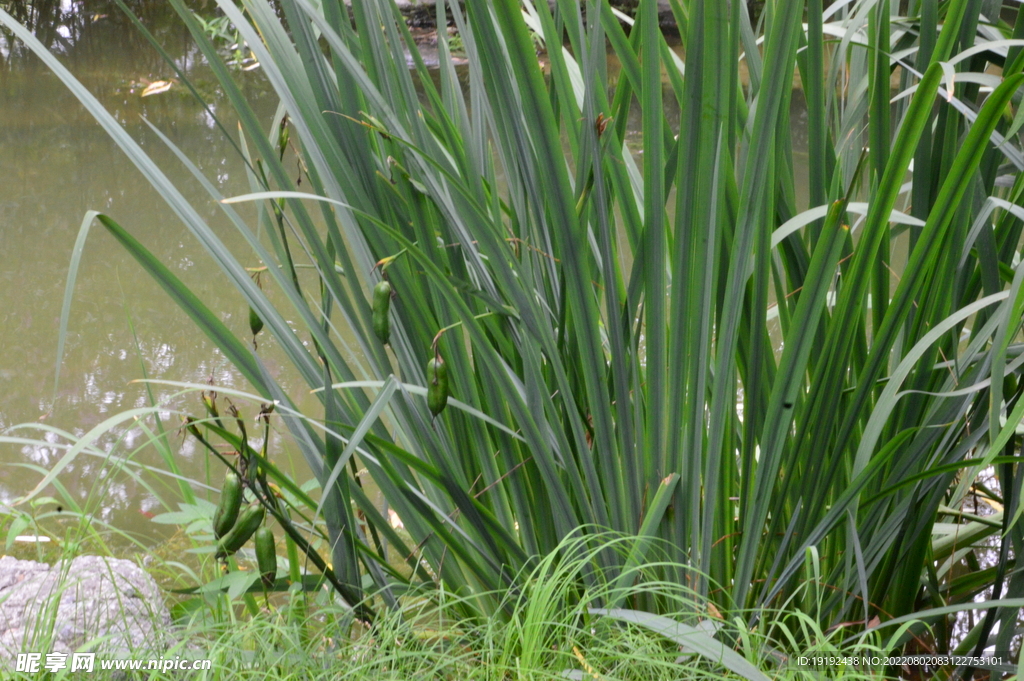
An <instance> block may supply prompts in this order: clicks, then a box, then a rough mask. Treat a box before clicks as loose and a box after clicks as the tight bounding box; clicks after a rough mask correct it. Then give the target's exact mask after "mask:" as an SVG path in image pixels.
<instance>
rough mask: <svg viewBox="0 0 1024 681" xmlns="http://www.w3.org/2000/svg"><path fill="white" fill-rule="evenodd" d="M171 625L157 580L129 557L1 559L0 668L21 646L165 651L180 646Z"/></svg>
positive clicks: (117, 653)
mask: <svg viewBox="0 0 1024 681" xmlns="http://www.w3.org/2000/svg"><path fill="white" fill-rule="evenodd" d="M170 624H171V618H170V613H168V611H167V607H166V606H165V605H164V599H163V595H162V594H161V593H160V589H159V587H158V586H157V585H156V582H154V581H153V578H152V577H150V576H149V575H148V574H147V573H146V572H145V571H144V570H142V569H141V568H140V567H139V566H137V565H135V563H132V562H130V561H127V560H120V559H117V558H103V557H101V556H79V557H77V558H75V559H74V561H72V562H71V564H70V566H69V565H67V562H66V561H64V562H62V563H58V564H57V565H54V566H49V565H46V564H44V563H36V562H34V561H30V560H17V559H15V558H12V557H10V556H5V557H3V558H0V670H2V669H3V666H4V664H5V663H12V662H13V660H14V658H15V656H16V653H18V652H39V653H44V654H45V653H48V652H54V653H65V654H70V653H72V652H75V651H91V652H96V653H101V654H104V655H105V656H110V657H123V656H127V655H132V656H135V655H136V654H138V653H140V652H149V653H152V654H153V656H154V657H159V656H160V654H161V653H162V652H164V651H166V650H167V649H168V648H170V647H171V646H172V645H173V644H174V641H173V640H172V639H171V637H170V635H169V629H170Z"/></svg>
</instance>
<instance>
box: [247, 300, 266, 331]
mask: <svg viewBox="0 0 1024 681" xmlns="http://www.w3.org/2000/svg"><path fill="white" fill-rule="evenodd" d="M249 330H250V331H252V335H254V336H255V335H256V334H258V333H259V332H260V331H262V330H263V320H262V319H260V316H259V315H258V314H256V310H254V309H252V308H251V307H250V308H249Z"/></svg>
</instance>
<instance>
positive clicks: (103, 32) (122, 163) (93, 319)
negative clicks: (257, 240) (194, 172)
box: [0, 2, 305, 533]
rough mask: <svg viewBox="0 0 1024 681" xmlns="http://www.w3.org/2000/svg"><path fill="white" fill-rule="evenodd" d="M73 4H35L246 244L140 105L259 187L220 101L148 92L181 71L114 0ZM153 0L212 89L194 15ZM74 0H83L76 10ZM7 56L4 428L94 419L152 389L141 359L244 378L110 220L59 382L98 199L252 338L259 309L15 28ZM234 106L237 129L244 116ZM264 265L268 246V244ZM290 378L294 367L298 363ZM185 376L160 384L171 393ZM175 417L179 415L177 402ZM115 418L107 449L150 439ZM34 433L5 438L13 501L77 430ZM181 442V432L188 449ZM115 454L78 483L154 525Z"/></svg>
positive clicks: (118, 514)
mask: <svg viewBox="0 0 1024 681" xmlns="http://www.w3.org/2000/svg"><path fill="white" fill-rule="evenodd" d="M43 4H44V3H36V7H37V8H41V7H42V5H43ZM5 6H6V5H5ZM59 7H63V8H64V9H63V10H60V11H56V13H55V14H51V15H49V17H50V21H49V22H44V21H42V20H41V19H40V16H42V15H41V14H40V15H30V16H29V17H28V18H29V19H30V20H31V21H32V22H34V23H35V24H36V25H37V26H38V28H39V32H40V36H41V38H42V39H43V40H44V41H45V42H47V43H48V44H50V45H51V46H53V48H54V51H55V52H56V53H57V54H59V55H61V56H62V60H63V61H64V63H65V64H66V65H67V66H68V67H69V68H70V69H71V71H72V72H73V73H75V74H76V76H78V78H79V79H80V80H81V81H82V82H83V83H84V84H85V86H86V87H87V88H88V89H89V90H90V91H91V92H92V93H93V94H95V95H96V96H97V97H98V98H99V99H100V101H101V102H102V103H103V104H104V106H105V107H106V108H107V109H108V110H109V111H110V112H111V113H112V114H113V115H114V116H115V117H116V118H117V119H118V120H119V121H121V122H122V124H123V125H124V126H125V128H126V129H127V130H128V132H129V133H130V134H131V135H132V137H134V138H135V139H136V140H137V141H138V142H139V143H140V144H141V145H142V147H143V149H144V150H146V152H147V153H148V154H150V156H151V157H152V158H153V159H154V161H155V162H156V163H157V164H158V165H159V166H160V167H161V168H162V169H163V170H164V171H165V172H166V173H167V174H168V175H169V176H170V178H171V179H172V180H173V181H175V182H176V183H177V184H178V186H179V188H180V189H181V190H182V191H183V192H184V193H185V195H186V197H187V198H188V199H189V200H191V201H192V202H193V204H194V205H195V206H196V208H197V209H198V210H199V212H200V214H202V215H203V216H204V217H205V218H206V219H207V220H208V222H209V223H210V224H211V225H213V226H214V227H215V228H216V229H217V230H218V233H219V235H220V237H221V238H222V239H223V240H224V241H225V242H226V243H227V244H228V245H229V246H230V247H232V248H233V249H235V251H236V252H238V253H244V252H245V251H243V250H241V249H240V248H239V247H240V246H241V244H242V243H243V242H242V240H241V238H240V237H239V236H238V235H237V234H236V233H235V232H234V231H233V228H231V227H230V226H229V225H228V224H227V222H226V221H225V220H222V219H221V217H220V209H219V208H218V207H217V206H216V205H215V204H213V203H212V202H211V201H210V200H209V199H208V198H207V196H206V194H205V192H203V190H202V189H201V187H199V185H198V183H196V182H194V181H192V180H191V179H190V178H187V177H186V173H187V171H185V170H184V169H183V168H181V167H180V165H179V164H178V163H177V162H176V160H175V159H174V157H173V155H172V153H171V152H170V151H169V150H168V149H166V148H165V147H164V146H163V144H162V143H161V142H160V141H159V139H157V138H156V136H155V135H154V134H153V133H152V132H151V131H149V130H148V128H146V126H145V124H144V123H143V122H142V117H146V118H147V119H148V120H149V121H151V122H152V123H153V124H155V125H156V126H157V127H158V128H159V129H160V130H162V131H163V132H164V133H165V134H167V135H168V136H169V137H170V139H171V140H172V141H173V142H174V143H175V144H176V145H178V146H179V147H180V148H181V149H182V150H183V151H184V153H185V154H186V155H188V156H189V157H190V158H192V159H193V160H194V161H195V162H196V164H197V165H198V166H199V167H200V168H202V170H203V171H204V172H205V174H206V175H207V177H209V178H210V179H211V180H212V181H214V183H215V184H217V185H218V188H219V189H220V191H221V192H222V193H224V194H227V195H231V194H237V193H243V192H245V191H248V184H247V181H246V178H245V175H244V170H243V168H242V166H241V164H240V163H239V162H237V160H236V159H235V157H234V155H233V153H232V151H231V150H230V149H229V148H228V145H227V143H226V141H225V140H224V139H223V136H222V134H221V133H220V132H219V130H217V129H216V128H215V127H214V126H213V124H212V120H211V118H210V116H209V115H208V114H207V113H206V112H205V111H203V109H202V108H201V107H200V106H199V105H197V104H196V103H195V102H194V101H193V100H192V99H191V97H189V96H188V95H187V94H185V92H184V90H183V88H181V87H180V86H177V87H172V88H171V89H170V91H168V92H166V93H164V94H161V95H157V96H151V97H146V98H143V97H141V92H142V89H143V88H144V87H145V85H146V84H147V83H150V82H153V81H156V80H161V79H169V78H170V76H171V75H173V74H172V72H171V70H170V69H169V68H168V67H166V66H165V65H164V64H163V63H162V61H161V59H160V57H159V55H158V54H157V53H156V52H155V51H154V50H152V49H151V48H149V47H148V46H147V45H144V44H141V42H140V41H141V40H142V39H141V37H139V36H138V34H137V33H136V32H135V31H134V30H133V29H131V28H130V26H128V25H127V23H126V20H124V19H123V18H122V17H121V15H120V14H119V13H118V10H117V9H116V7H115V6H113V3H88V2H84V3H70V2H65V3H63V4H62V5H60V6H59ZM139 7H140V9H144V10H152V11H153V12H155V11H156V10H155V9H154V8H155V7H156V8H159V7H163V9H162V10H160V12H162V13H158V15H157V16H149V17H147V18H146V20H147V21H149V22H150V24H149V25H150V26H151V28H152V29H153V30H154V31H155V32H156V33H158V37H159V38H160V40H161V42H162V43H163V44H164V45H165V46H166V47H167V49H168V50H169V51H170V52H171V54H172V56H173V57H174V58H175V59H176V61H177V62H178V63H179V64H180V65H182V66H183V67H184V68H186V69H187V70H188V72H189V73H190V75H192V76H194V77H195V78H196V79H197V83H198V86H199V87H200V89H201V90H202V89H204V88H207V89H209V90H210V92H209V93H208V94H209V95H211V96H212V95H214V94H215V93H214V92H213V88H212V85H211V84H210V83H212V79H210V78H207V77H205V76H204V74H203V72H202V70H201V69H199V68H198V67H197V66H196V62H197V61H198V60H197V59H196V58H195V55H194V54H193V52H192V48H191V47H190V41H189V40H188V39H187V35H186V34H185V33H184V29H182V28H180V27H177V23H176V22H173V23H172V21H171V20H172V16H171V14H169V13H168V12H169V10H168V9H167V6H166V3H153V2H148V3H140V4H139ZM8 8H9V6H8ZM58 9H59V8H58ZM71 9H74V10H83V9H84V11H77V12H70V13H67V11H68V10H71ZM54 17H57V19H56V20H54ZM62 17H63V19H62ZM0 56H2V57H3V62H2V64H0V120H2V121H3V124H2V126H0V177H3V179H4V182H3V188H2V189H0V349H2V354H0V388H2V389H0V430H3V429H5V428H8V427H10V426H12V425H14V424H19V423H24V422H33V421H36V422H42V423H44V424H47V425H50V426H53V427H56V428H60V429H63V430H66V431H69V432H71V433H73V434H75V435H81V434H83V433H85V432H87V431H88V430H90V429H91V428H93V427H95V426H97V425H99V424H101V423H102V422H103V421H104V420H105V419H107V418H109V417H110V416H111V415H113V414H116V413H119V412H121V411H123V410H126V409H129V408H132V407H141V406H146V405H147V404H148V398H147V396H146V393H145V391H144V389H143V388H142V387H141V386H140V385H139V384H131V383H130V382H131V381H133V380H135V379H138V378H141V377H142V376H143V371H145V373H146V374H148V375H149V376H150V377H151V378H165V379H173V380H182V381H198V382H202V381H207V380H209V379H211V378H212V379H213V380H214V381H215V382H218V383H220V384H223V385H231V386H236V387H239V388H243V389H245V388H246V387H247V386H246V385H244V382H243V381H241V380H240V379H239V378H238V377H237V374H236V372H235V371H234V370H233V369H232V368H231V366H230V364H229V363H228V362H227V361H226V360H225V359H224V358H223V357H222V356H221V355H220V354H219V353H218V352H217V351H216V350H215V349H214V348H213V346H212V344H211V343H210V342H209V341H207V340H206V338H205V337H203V336H202V335H201V334H199V333H198V332H197V331H196V330H195V328H194V326H193V325H192V323H191V321H190V320H189V319H188V318H187V317H186V316H185V314H184V313H182V312H180V311H179V309H178V308H177V306H176V305H174V303H172V302H171V300H170V299H169V298H168V297H167V296H166V294H164V293H163V291H162V290H161V289H160V288H159V287H158V286H157V285H155V284H154V283H152V282H151V281H150V280H149V279H148V277H147V276H146V275H145V274H144V273H143V272H142V270H141V269H140V268H139V267H138V265H137V264H136V263H135V261H134V260H133V259H132V258H131V257H130V256H128V255H127V254H126V253H125V252H124V251H123V249H122V248H121V247H120V246H119V245H117V244H116V243H115V242H114V241H113V239H111V238H110V237H109V236H108V235H107V234H106V233H104V231H103V230H102V228H101V227H100V226H99V225H98V224H97V225H94V227H93V230H92V231H91V233H90V236H89V240H88V242H87V245H86V248H85V252H84V255H83V258H82V262H81V268H80V270H79V274H78V281H77V284H76V287H75V292H74V303H73V306H72V308H71V316H70V320H69V330H68V336H67V345H66V348H65V360H64V363H63V367H62V370H61V378H60V384H59V386H58V388H57V391H56V393H55V391H54V373H55V372H54V367H55V360H56V356H57V336H58V326H59V318H60V314H61V304H62V300H63V295H64V287H65V282H66V278H67V271H68V265H69V262H70V260H71V252H72V247H73V245H74V242H75V238H76V236H77V233H78V230H79V226H80V224H81V221H82V218H83V216H84V214H85V213H86V211H87V210H90V209H93V210H100V211H103V212H105V213H108V214H109V215H110V216H111V217H113V218H114V219H115V220H117V221H118V222H120V223H121V224H122V225H124V226H125V227H126V228H127V229H129V231H131V232H132V233H133V234H134V235H135V236H136V237H137V238H138V239H139V240H140V241H141V242H142V243H143V244H145V245H146V246H147V247H148V248H150V249H151V250H152V251H153V253H154V254H155V255H156V256H157V257H158V258H160V260H161V261H162V262H164V263H165V264H167V265H168V266H170V267H171V269H172V270H173V271H174V272H175V274H177V275H178V276H179V277H180V278H181V279H182V280H184V281H185V283H186V284H188V285H189V286H190V287H192V288H193V290H194V291H195V292H196V293H197V295H199V297H200V298H201V299H202V300H204V301H205V302H206V304H207V305H208V306H209V307H210V308H211V309H212V310H214V311H215V312H217V313H219V314H220V316H221V319H222V320H223V321H224V322H225V323H227V324H228V326H229V327H230V328H231V329H232V330H234V331H235V332H236V333H237V334H238V336H239V337H241V338H245V337H246V336H247V333H248V332H247V316H246V312H247V308H246V307H245V305H244V303H243V302H242V300H241V298H240V297H239V296H238V294H237V293H236V292H235V291H234V289H233V287H231V286H230V285H229V284H228V282H227V279H226V278H225V277H224V276H223V275H222V274H221V273H220V271H219V269H218V268H217V267H216V266H215V265H213V264H212V262H211V261H210V260H209V258H208V257H207V256H206V254H205V252H203V251H202V250H201V248H200V247H199V246H198V244H197V243H196V242H195V241H194V240H193V239H192V237H191V235H189V234H188V232H187V231H186V230H185V228H184V226H183V225H182V224H181V223H180V222H179V221H178V220H177V219H176V218H175V217H174V215H173V214H172V213H171V212H170V211H169V210H168V208H167V207H166V204H164V202H163V201H162V199H161V198H160V197H159V195H158V194H157V193H156V192H155V191H154V190H153V189H152V188H151V187H150V186H149V183H148V182H147V181H146V180H145V179H144V178H143V177H142V175H141V174H140V173H139V172H138V171H137V170H136V169H135V168H134V166H132V165H131V163H130V162H129V161H128V160H127V159H126V157H125V156H124V154H122V153H121V152H120V150H119V149H118V148H117V147H116V145H115V144H114V143H113V142H112V141H111V140H110V138H109V137H108V136H107V134H106V133H105V132H103V131H102V130H101V129H100V127H99V126H98V125H97V124H96V123H95V121H94V120H93V119H92V117H91V116H90V115H89V114H88V113H87V112H86V111H85V110H84V108H83V107H82V106H81V105H80V104H79V103H78V102H77V100H76V99H74V98H73V97H72V96H71V95H70V94H69V93H68V91H67V89H66V88H65V86H64V85H63V84H61V82H60V81H59V80H58V79H57V78H56V77H55V76H54V75H53V74H52V73H50V71H49V70H48V69H46V68H44V67H42V66H40V65H39V64H38V62H37V60H35V59H34V58H31V57H30V56H29V55H27V54H26V53H25V51H24V48H22V47H19V46H18V45H17V44H16V43H14V42H13V39H12V37H11V36H10V35H3V34H0ZM240 79H241V76H240ZM241 82H242V83H243V86H244V87H245V88H246V89H247V90H248V92H249V94H250V95H251V96H250V99H251V100H252V101H253V102H254V105H255V107H256V109H257V114H258V115H259V116H260V118H261V120H265V121H266V122H267V125H268V127H269V125H270V122H271V118H272V116H273V111H274V107H275V105H276V100H275V99H273V98H272V97H269V96H260V95H261V94H262V93H265V92H266V91H267V88H266V87H265V85H264V84H263V83H262V82H261V79H260V77H259V75H257V74H246V75H245V77H244V79H243V80H242V81H241ZM215 101H216V100H215V99H214V102H215ZM214 108H215V110H216V104H214ZM225 123H226V124H227V125H228V129H231V126H232V125H233V122H232V121H225ZM244 214H245V213H244V212H243V215H244ZM251 264H253V265H256V264H258V263H256V262H255V259H253V262H252V263H251ZM132 324H134V330H135V335H133V333H132V330H131V325H132ZM274 350H275V348H274V345H273V343H272V342H271V341H269V339H268V340H265V341H264V342H261V344H260V351H261V355H263V356H264V357H265V358H266V363H267V365H268V367H269V368H270V371H271V372H272V373H275V374H277V373H279V371H280V369H279V368H278V367H279V366H280V365H279V363H278V362H276V361H275V355H274ZM284 383H285V385H286V386H287V385H288V384H289V381H288V379H287V377H284ZM173 392H174V391H173V390H171V389H168V388H165V387H162V386H155V387H154V395H155V396H156V398H157V399H158V400H160V399H163V398H165V397H167V396H168V395H170V394H172V393H173ZM302 392H305V391H302ZM178 406H179V407H180V408H187V409H189V410H190V411H192V412H193V413H195V412H197V411H201V407H200V405H199V403H198V398H196V397H195V396H192V397H191V398H190V400H189V401H188V402H187V403H182V402H181V401H179V403H178ZM165 417H166V418H167V425H168V427H169V428H170V429H171V430H172V431H173V430H175V429H176V428H177V426H178V423H179V417H178V416H176V415H171V414H166V415H165ZM115 434H116V435H119V436H122V440H121V441H120V442H116V443H115ZM115 434H111V435H108V436H106V437H104V438H101V440H100V441H99V442H98V443H97V445H98V446H99V448H100V449H102V450H104V451H117V452H119V453H121V454H127V453H129V452H131V451H132V450H133V449H134V448H136V447H139V446H141V445H142V444H143V443H144V442H145V438H144V437H143V434H142V431H141V430H138V429H128V430H125V429H124V428H120V429H117V430H115ZM21 435H23V436H25V437H42V436H43V435H45V438H44V439H45V440H46V441H47V442H49V443H51V444H52V446H24V447H21V448H17V447H12V446H9V445H4V446H2V447H0V464H2V465H3V475H0V503H9V502H10V501H11V499H13V498H15V497H17V496H19V495H21V494H24V493H25V491H26V490H28V489H31V488H32V487H33V486H34V485H35V484H36V483H37V482H38V481H39V479H40V477H41V473H39V472H38V470H32V469H27V468H25V467H24V466H22V465H21V464H31V465H34V466H39V467H43V468H49V467H51V466H53V465H54V464H55V463H56V462H57V461H58V460H59V459H60V458H61V457H62V456H63V455H64V454H65V450H64V449H63V448H61V447H59V445H60V444H62V443H63V442H65V441H64V440H63V439H62V438H59V437H58V436H56V435H55V434H53V433H45V434H41V433H38V432H24V433H21ZM178 443H180V438H179V439H177V440H176V442H175V447H174V448H175V449H176V450H177V449H179V448H178V446H177V444H178ZM140 457H141V458H140V459H139V460H140V461H145V462H146V463H151V464H159V460H158V459H157V458H156V455H155V452H153V451H151V450H149V449H147V450H145V451H144V452H143V453H142V454H141V455H140ZM178 460H179V463H180V465H181V466H182V467H183V469H184V472H185V474H186V475H188V476H190V477H195V478H198V479H204V478H205V476H206V471H207V462H206V461H205V460H204V456H200V455H199V453H198V452H195V451H194V450H193V449H192V448H191V442H188V441H186V442H185V443H184V446H183V447H181V448H180V452H178ZM214 470H216V469H214ZM110 471H111V464H110V463H109V462H106V461H104V460H102V459H100V458H97V457H93V456H89V455H82V456H80V457H79V458H78V459H76V461H75V462H74V463H72V464H71V465H70V466H69V467H68V469H67V471H66V473H65V474H64V475H63V476H62V477H61V480H62V481H63V482H64V483H65V484H66V485H68V488H69V489H70V490H71V492H72V496H74V497H75V498H76V499H79V500H83V499H85V498H86V497H87V496H88V495H89V493H90V490H92V489H93V487H94V486H102V488H103V490H104V491H103V494H102V506H103V508H102V510H97V514H98V515H99V516H100V518H101V519H102V520H104V521H106V522H110V523H112V524H113V525H115V526H117V527H121V528H127V529H136V530H140V531H143V532H146V533H152V532H153V531H154V530H155V529H156V528H155V527H154V526H153V525H152V524H151V523H149V522H148V520H147V519H146V515H147V514H149V513H150V512H151V511H152V510H153V509H152V505H153V504H154V501H153V499H152V498H151V497H150V496H149V495H148V494H147V493H146V492H145V490H144V489H143V488H142V487H141V486H140V485H139V484H138V483H137V482H136V481H134V480H133V479H132V478H131V477H129V476H126V475H123V474H122V475H118V476H116V477H115V478H114V479H110V478H109V473H110ZM97 489H100V487H97ZM51 491H52V490H48V491H47V492H46V493H47V494H49V493H51Z"/></svg>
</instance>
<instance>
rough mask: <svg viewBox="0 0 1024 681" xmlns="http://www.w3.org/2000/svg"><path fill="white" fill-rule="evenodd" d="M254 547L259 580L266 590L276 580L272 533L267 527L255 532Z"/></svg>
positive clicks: (275, 556) (275, 557) (275, 554)
mask: <svg viewBox="0 0 1024 681" xmlns="http://www.w3.org/2000/svg"><path fill="white" fill-rule="evenodd" d="M253 543H254V544H255V545H256V565H257V566H258V567H259V570H260V579H261V580H262V581H263V585H264V586H265V587H267V588H268V589H269V588H270V587H272V586H273V585H274V580H275V579H276V578H277V551H276V550H275V548H274V533H273V532H271V531H270V528H268V527H261V528H260V529H258V530H256V536H255V537H254V538H253Z"/></svg>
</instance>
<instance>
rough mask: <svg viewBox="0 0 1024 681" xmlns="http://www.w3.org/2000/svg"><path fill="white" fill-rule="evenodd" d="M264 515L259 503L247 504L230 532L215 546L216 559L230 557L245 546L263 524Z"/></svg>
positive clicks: (264, 512)
mask: <svg viewBox="0 0 1024 681" xmlns="http://www.w3.org/2000/svg"><path fill="white" fill-rule="evenodd" d="M265 514H266V511H264V510H263V506H262V505H261V504H260V503H259V502H255V503H252V504H249V505H248V506H247V507H246V508H245V510H244V511H242V513H241V515H240V516H239V517H238V522H237V523H235V526H234V527H232V528H231V531H230V532H228V533H227V534H226V535H224V536H223V537H221V539H220V542H219V543H218V544H217V557H218V558H224V557H226V556H230V555H231V554H232V553H234V552H235V551H237V550H238V549H240V548H242V547H243V546H245V542H247V541H249V537H251V536H252V535H253V533H254V532H255V531H256V530H257V529H258V528H259V526H260V525H262V524H263V516H264V515H265Z"/></svg>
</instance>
